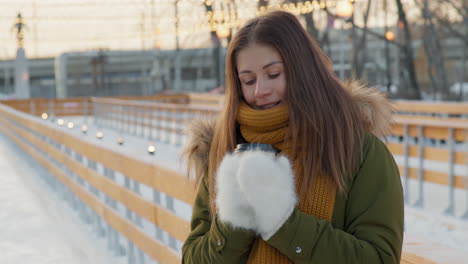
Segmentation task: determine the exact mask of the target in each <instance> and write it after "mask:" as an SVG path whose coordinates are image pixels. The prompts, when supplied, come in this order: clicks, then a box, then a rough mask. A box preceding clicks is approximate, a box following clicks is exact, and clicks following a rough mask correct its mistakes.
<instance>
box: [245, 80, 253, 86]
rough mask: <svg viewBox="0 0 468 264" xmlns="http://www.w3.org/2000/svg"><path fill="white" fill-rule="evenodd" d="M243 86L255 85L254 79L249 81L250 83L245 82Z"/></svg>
mask: <svg viewBox="0 0 468 264" xmlns="http://www.w3.org/2000/svg"><path fill="white" fill-rule="evenodd" d="M244 84H245V85H253V84H255V79H253V80H250V81H246V82H244Z"/></svg>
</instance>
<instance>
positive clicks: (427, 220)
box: [0, 117, 468, 263]
mask: <svg viewBox="0 0 468 264" xmlns="http://www.w3.org/2000/svg"><path fill="white" fill-rule="evenodd" d="M63 119H64V121H65V122H64V125H63V126H59V125H58V124H57V122H56V121H54V122H51V121H50V120H42V121H41V122H45V123H48V124H49V125H51V126H54V127H57V128H59V129H62V130H64V131H67V132H68V133H71V134H74V135H75V136H77V137H80V138H85V139H86V140H87V141H88V142H92V143H94V144H97V145H102V146H106V147H107V148H110V149H112V150H114V151H117V152H124V153H126V154H128V155H130V156H132V157H134V158H139V159H141V160H145V161H147V162H152V163H156V164H158V165H159V166H162V167H166V168H170V169H172V170H176V171H178V172H180V173H184V174H185V166H184V164H183V162H182V161H181V160H180V151H181V145H182V144H178V145H176V144H172V143H171V142H180V140H174V138H173V137H170V136H162V137H161V139H160V140H149V139H148V137H146V136H144V135H143V134H145V133H146V134H147V132H145V133H142V130H136V133H135V132H134V133H132V135H129V134H128V133H119V132H118V131H116V130H114V129H105V128H99V130H100V131H102V132H103V134H104V137H103V138H102V139H97V138H96V132H97V131H98V128H97V127H96V126H94V124H93V121H92V119H88V120H86V123H87V125H88V132H87V133H86V134H83V133H82V132H81V125H82V124H83V123H84V122H85V119H83V118H82V117H66V118H63ZM68 121H72V122H74V127H73V128H71V129H70V128H67V122H68ZM159 135H161V134H159ZM120 136H121V137H122V138H123V139H124V144H123V145H119V144H117V138H118V137H120ZM3 140H4V139H3ZM181 142H183V140H182V141H181ZM2 143H3V142H2ZM149 144H153V145H154V146H155V147H156V152H155V154H154V155H149V154H148V153H147V147H148V145H149ZM3 145H5V144H2V148H3ZM16 153H18V154H17V155H12V157H10V158H15V157H16V156H17V157H16V159H19V160H22V159H24V158H25V157H21V156H22V155H21V153H20V152H18V151H17V152H16ZM2 154H3V153H2ZM3 156H4V157H5V155H3ZM23 156H24V155H23ZM396 159H397V161H399V162H401V161H400V160H399V159H400V158H399V157H396ZM18 162H20V161H18ZM23 162H24V161H23ZM20 163H21V162H20ZM29 163H31V162H28V164H29ZM32 163H33V162H32ZM414 163H415V162H411V164H412V166H413V165H414ZM0 164H2V168H3V164H13V163H12V162H8V161H7V162H6V163H5V161H4V160H0ZM416 164H417V163H416ZM97 166H98V168H97V170H98V171H101V172H102V171H103V168H100V167H99V166H100V165H99V164H98V165H97ZM430 166H434V164H431V165H430ZM440 166H443V165H440ZM444 168H446V167H444ZM33 171H36V174H37V171H38V169H34V170H33ZM457 171H458V170H457ZM461 171H463V168H461V169H460V172H461ZM44 173H46V172H44ZM21 174H26V175H28V176H24V177H32V176H31V173H30V174H28V173H21ZM32 174H34V173H32ZM460 174H461V173H460ZM32 178H34V179H33V180H34V181H37V177H32ZM3 180H4V179H0V181H3ZM33 180H31V179H29V178H27V182H26V183H24V182H19V183H17V184H19V185H21V186H22V187H21V188H23V191H22V193H16V192H17V190H6V191H2V190H0V192H2V193H0V197H1V199H5V198H8V197H15V199H16V197H18V199H20V200H24V203H25V204H26V205H27V204H32V201H34V203H41V202H42V201H43V200H44V199H46V198H47V199H52V202H50V201H46V202H44V203H45V204H46V205H47V206H48V207H47V206H46V207H45V208H48V209H46V210H39V211H45V212H47V214H48V215H49V216H53V217H55V218H56V221H58V222H60V223H61V222H66V223H67V224H76V225H77V226H78V227H75V228H72V227H71V226H64V227H63V229H60V228H58V227H57V226H58V224H53V225H52V226H54V227H55V228H54V229H55V231H57V233H58V234H57V238H55V236H54V235H49V234H48V233H47V232H45V234H42V233H41V232H42V231H38V230H32V231H29V233H31V234H34V232H38V234H42V235H44V238H43V240H44V241H46V240H47V241H48V240H50V239H51V238H54V239H58V240H60V239H62V240H66V241H68V240H72V241H75V240H78V241H79V242H77V243H71V245H79V246H81V247H78V246H77V248H79V249H80V250H78V251H80V252H85V253H82V254H81V256H77V257H76V259H78V260H80V261H77V262H76V263H117V262H116V261H114V260H112V256H111V257H108V255H111V254H110V253H109V250H107V249H106V247H105V245H103V244H104V242H102V245H99V243H100V242H99V240H97V239H93V238H95V237H96V235H95V234H94V233H93V232H92V231H91V230H90V228H89V227H87V226H86V225H84V224H83V223H82V222H81V221H80V220H79V217H78V216H77V215H76V214H75V213H74V211H72V210H71V209H68V207H67V205H65V203H64V202H62V201H57V199H55V200H54V199H53V197H54V196H53V195H50V196H46V195H42V196H43V197H40V198H34V194H37V195H39V194H41V193H42V194H44V193H50V191H48V190H47V186H46V185H44V184H42V185H41V184H39V183H35V184H31V183H32V182H34V181H33ZM23 181H24V180H23ZM115 181H116V182H117V183H118V184H119V185H124V181H125V177H124V176H123V175H119V174H118V173H117V174H116V177H115ZM0 184H2V186H0V188H7V189H8V187H7V185H6V184H3V183H0ZM3 185H5V186H3ZM10 185H11V184H10ZM31 186H32V187H31ZM136 186H137V188H135V187H136ZM12 188H13V189H16V187H12ZM21 188H18V190H21ZM132 190H133V191H136V192H137V193H139V194H140V195H141V196H142V197H143V198H145V199H147V200H149V201H155V198H154V192H153V190H152V189H151V188H149V187H148V186H145V185H144V184H136V183H133V184H132ZM3 193H9V195H4V194H3ZM417 193H418V185H417V183H416V182H415V181H411V182H410V194H411V196H410V197H411V200H412V202H414V200H415V199H416V197H417ZM424 194H425V196H424V197H425V206H424V209H418V208H414V207H412V206H407V208H406V210H405V212H406V216H405V218H406V219H405V232H406V234H408V235H409V237H411V239H412V238H415V237H416V238H418V239H420V240H422V241H433V242H436V243H437V244H441V245H444V246H447V247H450V248H453V249H457V250H459V251H466V249H467V248H468V220H461V219H460V216H461V214H463V213H464V212H465V208H466V207H467V196H468V195H467V193H466V191H465V190H458V191H457V192H456V196H455V203H456V206H455V209H456V210H455V211H456V216H455V217H452V216H445V215H443V210H444V209H445V208H446V207H447V204H448V190H447V188H446V187H444V186H439V185H436V184H425V185H424ZM4 196H5V198H3V197H4ZM39 196H41V195H39ZM30 199H31V201H30ZM156 200H157V201H155V202H157V203H158V204H159V205H160V206H163V207H166V208H168V209H170V210H173V211H174V212H175V214H176V215H179V216H181V217H182V218H183V219H185V220H187V221H188V220H189V219H190V215H191V207H190V205H188V204H186V203H184V202H182V201H178V200H176V199H173V198H171V197H169V196H166V195H165V194H164V193H160V196H159V198H158V199H156ZM0 202H1V203H2V204H0V205H1V206H2V207H1V208H2V209H3V208H9V207H6V205H5V206H4V205H3V203H4V202H3V200H2V201H0ZM5 203H6V204H8V203H11V201H9V202H5ZM52 205H54V207H52ZM55 205H56V206H55ZM42 206H43V207H44V206H45V205H42ZM31 207H34V208H38V207H39V206H38V205H34V206H32V205H31ZM9 210H10V209H8V210H7V211H6V212H1V213H0V221H1V223H2V224H3V223H13V220H11V221H10V219H9V218H8V217H5V216H4V215H3V214H5V213H8V214H10V212H9ZM11 210H15V209H14V208H13V209H11ZM117 210H118V211H119V214H120V215H122V216H125V214H126V213H127V212H126V209H125V208H124V207H122V206H120V207H117ZM11 213H12V214H13V213H14V211H11ZM35 213H38V212H35ZM18 214H21V213H20V212H18ZM65 216H67V217H69V218H70V219H68V218H67V219H68V220H63V221H62V218H63V217H65ZM11 218H14V217H11ZM57 219H58V220H57ZM44 221H46V222H47V220H44ZM18 222H19V221H16V223H18ZM137 222H140V224H141V225H140V226H141V228H142V230H145V232H147V233H150V234H152V235H154V233H155V229H154V226H153V225H152V224H151V223H149V222H146V221H145V220H144V219H139V220H137ZM41 223H42V222H41ZM38 225H39V226H41V227H42V226H43V225H42V224H38ZM5 226H7V225H5V224H3V226H2V227H5ZM2 227H0V228H2ZM70 228H71V229H73V230H80V231H79V232H78V233H80V235H81V236H79V235H76V236H75V235H73V236H71V237H68V236H67V237H66V238H61V237H60V233H61V232H62V233H63V231H64V230H68V229H70ZM0 230H2V229H0ZM5 230H7V229H5ZM8 230H10V229H8ZM20 230H24V228H23V229H21V228H20V227H18V229H17V230H16V232H18V234H20V233H21V231H20ZM60 230H61V231H60ZM82 230H84V231H82ZM3 232H5V234H10V236H11V237H12V238H11V239H10V238H9V237H7V238H8V239H6V241H8V240H9V241H15V240H14V238H15V234H16V232H14V231H12V232H10V231H8V233H7V231H0V235H1V234H3ZM156 232H157V230H156ZM26 233H28V232H26ZM51 234H52V233H51ZM33 236H34V235H28V234H26V238H28V237H33ZM37 237H39V235H37ZM80 238H82V239H83V240H79V239H80ZM85 239H89V240H92V241H93V243H94V244H92V245H93V246H89V248H88V247H87V245H88V244H90V243H85V242H83V241H84V240H85ZM158 239H159V240H160V241H162V242H163V243H164V244H166V245H169V246H171V247H173V248H174V249H176V250H177V251H179V253H180V247H181V244H182V241H175V240H174V239H173V238H170V237H169V236H168V234H166V233H164V234H162V235H161V236H160V237H158ZM2 241H4V239H2V240H1V241H0V243H3V242H2ZM28 242H29V241H28ZM5 243H6V242H5ZM96 243H97V244H98V245H97V246H96V245H95V244H96ZM59 244H60V245H62V246H63V245H66V243H65V242H63V243H59ZM0 245H1V244H0ZM21 245H23V244H21V243H18V244H17V247H18V248H17V250H18V251H21V250H22V251H25V250H26V249H25V248H28V246H25V247H24V248H23V246H21ZM3 248H4V246H0V250H3ZM71 248H72V249H74V247H73V246H72V247H71ZM93 250H94V251H93ZM42 251H44V250H42ZM39 252H40V253H42V252H41V251H39ZM55 252H57V251H55ZM58 252H66V251H65V250H60V251H58ZM24 254H26V255H27V254H28V253H27V252H26V253H24ZM18 255H21V254H18ZM58 255H60V256H62V255H64V254H58ZM67 255H70V256H71V255H72V254H71V253H69V254H67ZM83 255H85V256H86V257H83ZM38 256H39V255H38ZM51 256H55V257H56V256H57V254H55V255H53V254H51ZM83 258H84V259H85V260H83ZM38 259H39V258H38ZM43 259H45V257H43ZM96 259H99V260H102V261H94V260H96ZM121 259H122V258H120V259H119V260H121ZM13 260H15V259H14V258H13ZM90 260H93V261H91V262H89V261H90ZM109 261H110V262H109ZM1 263H3V262H1ZM6 263H9V262H6ZM10 263H17V262H14V261H13V262H10ZM21 263H41V262H37V261H31V262H21ZM44 263H55V262H53V261H51V262H44ZM57 263H75V262H73V261H65V262H63V261H58V262H57Z"/></svg>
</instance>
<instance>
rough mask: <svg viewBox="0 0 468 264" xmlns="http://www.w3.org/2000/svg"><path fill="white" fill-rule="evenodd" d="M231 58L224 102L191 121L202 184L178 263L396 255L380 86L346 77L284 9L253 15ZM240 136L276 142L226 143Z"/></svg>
mask: <svg viewBox="0 0 468 264" xmlns="http://www.w3.org/2000/svg"><path fill="white" fill-rule="evenodd" d="M226 59H227V62H226V95H225V107H224V109H223V110H222V112H221V114H220V117H219V119H218V120H217V121H216V124H213V123H210V122H199V123H197V124H195V125H194V126H193V128H192V131H191V132H192V139H191V142H190V143H189V144H188V146H187V149H186V154H187V156H188V160H189V167H191V168H193V167H195V171H196V177H197V182H198V183H199V190H198V195H197V197H196V200H195V202H194V205H193V215H192V221H191V232H190V234H189V236H188V238H187V240H186V241H185V243H184V245H183V248H182V251H183V263H327V264H329V263H399V261H400V255H401V249H402V241H403V209H404V206H403V194H402V187H401V181H400V177H399V172H398V167H397V165H396V164H395V162H394V160H393V158H392V155H391V153H390V152H389V151H388V149H387V148H386V146H385V144H383V143H382V142H381V141H380V140H379V139H378V137H381V136H383V134H384V133H385V132H386V131H387V129H388V128H389V124H390V120H391V107H390V105H389V103H388V102H387V101H386V100H385V99H384V97H383V96H382V95H380V94H379V93H377V92H375V91H374V90H371V89H368V88H365V87H361V86H360V85H359V84H357V83H356V82H352V83H347V84H343V83H342V82H341V81H340V80H339V79H338V78H337V77H336V75H335V74H334V72H333V70H332V67H331V63H330V61H329V60H328V59H327V57H326V56H325V55H324V53H323V52H322V51H321V50H320V48H319V47H318V45H317V44H316V43H315V41H314V40H312V39H311V38H310V37H309V36H308V34H307V33H306V32H305V30H304V29H303V28H302V26H301V25H300V23H299V21H298V20H297V19H296V18H295V17H294V16H293V15H291V14H289V13H287V12H282V11H276V12H272V13H269V14H267V15H264V16H262V17H258V18H255V19H253V20H251V21H250V22H248V23H247V24H246V25H245V26H244V27H243V28H242V29H240V31H239V32H238V33H237V34H236V35H235V36H234V38H233V39H232V41H231V43H230V46H229V49H228V54H227V58H226ZM243 142H249V143H264V144H272V145H273V146H274V147H275V148H276V149H277V150H278V151H279V153H278V154H277V155H275V154H274V153H271V152H262V151H255V150H251V151H246V152H242V153H235V154H231V153H232V152H233V150H234V149H235V147H236V145H237V144H239V143H243Z"/></svg>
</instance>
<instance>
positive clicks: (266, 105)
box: [256, 101, 281, 110]
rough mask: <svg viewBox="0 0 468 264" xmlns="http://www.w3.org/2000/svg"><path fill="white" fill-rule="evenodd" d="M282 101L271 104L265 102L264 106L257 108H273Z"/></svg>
mask: <svg viewBox="0 0 468 264" xmlns="http://www.w3.org/2000/svg"><path fill="white" fill-rule="evenodd" d="M280 103H281V101H278V102H275V103H271V104H264V105H262V106H257V107H256V108H257V109H261V110H266V109H271V108H274V107H276V106H278V105H279V104H280Z"/></svg>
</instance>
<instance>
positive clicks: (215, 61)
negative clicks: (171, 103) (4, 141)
mask: <svg viewBox="0 0 468 264" xmlns="http://www.w3.org/2000/svg"><path fill="white" fill-rule="evenodd" d="M0 7H1V8H0V43H1V45H0V96H1V98H0V99H25V98H38V97H46V98H69V97H79V96H123V95H153V94H158V93H163V92H164V93H170V92H182V91H183V92H188V91H190V92H211V93H222V91H223V87H222V83H223V74H222V73H223V71H224V65H223V64H224V55H225V52H226V47H227V45H228V43H229V41H230V38H231V36H232V35H233V34H235V33H236V31H237V30H238V29H239V27H241V26H242V25H243V23H245V22H246V20H248V19H249V18H252V17H255V16H256V15H259V14H261V13H264V12H265V11H266V10H269V9H282V10H287V11H290V12H292V13H294V14H296V15H297V16H298V17H299V18H300V20H301V22H302V23H303V25H304V26H305V27H306V29H307V31H308V32H309V33H310V34H311V36H313V37H314V38H315V39H316V40H317V41H318V42H319V44H320V46H321V47H322V49H323V50H324V51H325V52H326V53H327V54H328V55H329V56H330V58H331V59H332V61H333V64H334V69H335V71H336V73H337V74H338V76H339V77H340V78H342V79H345V78H351V77H352V78H358V79H364V80H366V81H367V82H368V83H369V84H370V85H372V86H376V87H378V88H379V89H380V90H382V91H384V92H387V93H389V95H390V96H391V97H392V98H393V99H423V100H453V101H457V100H458V101H461V100H467V98H468V73H467V72H468V67H467V66H466V64H467V63H466V61H467V54H466V53H467V46H468V0H431V1H429V0H329V1H324V0H314V1H298V0H291V1H282V0H270V1H268V0H205V1H203V0H183V1H182V0H66V1H65V0H0Z"/></svg>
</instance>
